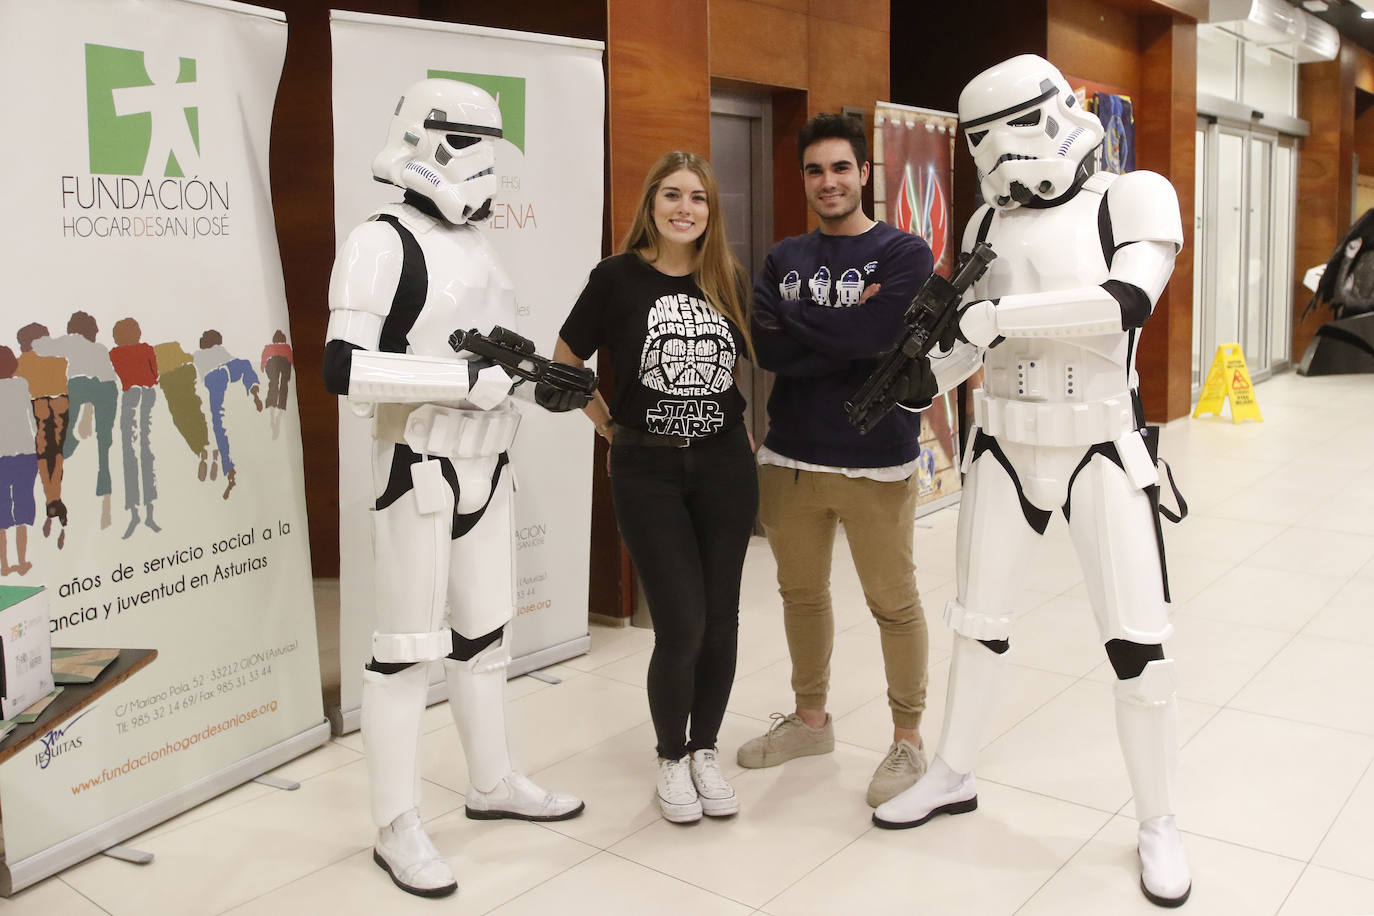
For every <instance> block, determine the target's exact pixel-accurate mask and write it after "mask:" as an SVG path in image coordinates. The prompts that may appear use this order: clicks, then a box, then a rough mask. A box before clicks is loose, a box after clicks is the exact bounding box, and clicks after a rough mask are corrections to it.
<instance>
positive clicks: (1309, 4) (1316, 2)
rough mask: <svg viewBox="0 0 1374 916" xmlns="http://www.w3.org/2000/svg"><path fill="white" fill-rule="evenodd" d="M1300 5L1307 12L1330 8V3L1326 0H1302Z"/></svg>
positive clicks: (1321, 11) (1322, 11)
mask: <svg viewBox="0 0 1374 916" xmlns="http://www.w3.org/2000/svg"><path fill="white" fill-rule="evenodd" d="M1302 6H1303V9H1305V10H1307V11H1308V12H1309V13H1324V12H1326V11H1327V10H1329V9H1331V4H1329V3H1327V2H1326V0H1302Z"/></svg>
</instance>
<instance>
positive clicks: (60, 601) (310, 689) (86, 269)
mask: <svg viewBox="0 0 1374 916" xmlns="http://www.w3.org/2000/svg"><path fill="white" fill-rule="evenodd" d="M285 50H286V23H285V21H284V17H283V16H282V15H281V14H279V13H275V12H273V11H271V10H265V9H262V8H260V7H255V6H248V5H246V4H240V3H233V2H227V0H216V2H208V0H201V2H193V0H52V2H48V3H43V4H36V3H26V2H16V0H8V2H3V3H0V74H3V76H4V81H5V84H6V85H7V86H9V87H10V91H7V92H5V93H4V94H3V95H0V119H3V121H4V123H6V124H9V125H16V126H17V125H23V132H24V134H25V136H28V137H30V138H42V140H41V142H15V143H8V144H5V146H4V149H3V151H0V161H3V164H4V171H5V174H6V175H8V176H10V177H11V180H10V181H9V182H8V184H7V195H6V220H5V222H4V224H3V227H0V298H2V299H3V301H5V302H6V303H7V306H6V309H5V311H4V318H3V320H0V475H2V476H3V486H2V487H0V548H3V561H2V562H0V584H4V585H19V586H25V587H32V586H43V592H42V594H43V595H44V597H45V600H46V601H47V604H48V607H49V612H50V614H51V623H50V630H51V632H50V636H51V643H52V646H53V656H54V658H55V659H57V660H58V662H60V665H65V666H67V667H68V668H70V669H72V670H74V671H76V672H78V673H79V674H80V673H82V672H84V674H82V676H85V677H87V680H89V684H88V685H83V686H82V687H81V690H80V693H81V695H82V696H83V697H84V699H83V700H82V703H83V705H82V707H81V708H80V709H79V711H77V710H75V708H74V707H72V706H70V705H69V703H68V702H64V701H63V698H62V697H61V696H60V695H59V696H58V697H57V699H55V700H54V701H53V704H52V710H53V712H52V713H50V714H49V718H46V719H44V718H40V719H39V720H38V728H39V729H40V732H41V734H40V735H39V740H37V741H36V743H35V744H34V745H32V746H30V747H29V748H26V749H25V750H23V751H20V752H18V753H16V754H14V755H13V756H11V757H10V758H9V759H7V760H6V761H5V762H4V764H3V765H0V807H3V810H4V820H3V831H4V853H5V857H4V868H3V871H2V872H0V890H3V892H6V893H8V892H10V891H13V890H17V889H19V888H22V887H24V886H25V885H27V884H30V883H32V882H34V881H36V880H38V879H40V878H42V877H45V876H46V875H48V874H51V873H53V872H55V871H57V870H59V869H61V868H64V867H65V866H67V865H70V864H72V863H74V862H77V861H80V860H81V859H84V858H86V857H88V856H90V855H92V854H93V853H96V852H99V851H100V850H102V849H104V848H106V847H109V846H111V845H114V844H115V843H118V842H121V841H123V840H125V839H127V838H128V837H130V836H132V835H134V834H135V833H138V832H140V831H142V830H145V829H147V828H148V827H150V826H152V825H154V824H156V823H158V822H160V821H161V820H164V819H166V818H168V817H170V816H172V815H174V814H177V813H179V812H181V811H183V810H186V809H187V808H189V807H191V806H193V805H195V804H197V803H199V802H201V801H203V800H205V799H207V798H209V797H212V796H214V795H216V794H218V793H220V792H223V791H225V790H226V789H228V788H231V787H232V786H235V785H238V784H240V783H242V782H245V781H247V780H249V779H251V778H253V777H255V776H257V775H259V774H261V773H263V772H264V771H266V770H267V769H270V768H272V767H274V766H277V765H278V764H280V763H283V762H285V761H286V760H289V759H291V758H292V757H295V756H297V755H299V754H301V753H303V752H305V751H306V750H309V749H311V748H312V747H315V746H317V745H319V744H321V743H323V742H324V741H326V740H327V739H328V728H327V724H326V723H325V720H324V716H323V705H322V700H321V696H320V680H319V664H318V655H317V651H316V646H315V628H314V614H313V607H314V602H313V595H312V589H311V580H310V557H309V549H308V537H307V531H306V518H305V509H304V505H305V500H304V479H303V474H302V462H301V447H300V432H299V424H298V422H297V414H296V401H295V398H294V396H293V393H292V384H293V382H294V381H295V379H294V376H293V368H294V351H293V348H292V342H291V340H290V337H289V333H288V331H289V327H288V321H287V310H286V300H285V292H284V287H283V283H282V276H281V263H280V260H279V257H278V252H277V242H276V232H275V224H274V220H273V215H272V208H271V197H270V189H269V187H268V184H267V177H266V176H267V174H268V163H267V151H268V135H269V131H270V127H271V122H272V108H273V103H274V99H275V95H276V89H277V81H278V79H279V76H280V73H281V66H282V61H283V58H284V55H285ZM36 85H41V87H42V88H41V90H35V89H31V88H30V87H34V86H36ZM101 659H103V660H104V661H103V662H102V661H101ZM105 664H108V665H109V666H110V670H109V671H106V670H105V669H104V665H105ZM58 667H59V665H58V664H56V663H55V665H54V669H55V670H56V669H57V668H58ZM126 676H127V679H124V680H120V679H121V678H124V677H126ZM66 689H67V690H71V691H72V694H71V697H74V696H76V695H77V690H76V688H75V687H71V686H69V687H67V688H66ZM71 697H69V698H68V700H69V701H70V699H71ZM68 708H70V709H72V710H73V712H72V714H71V715H59V711H60V710H63V709H68ZM54 717H55V718H54ZM18 737H20V736H19V735H18V734H17V733H16V734H14V735H11V736H10V738H9V739H7V740H8V741H13V740H16V739H17V738H18ZM5 746H6V745H5V744H0V755H3V754H4V749H5Z"/></svg>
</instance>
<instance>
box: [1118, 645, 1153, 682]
mask: <svg viewBox="0 0 1374 916" xmlns="http://www.w3.org/2000/svg"><path fill="white" fill-rule="evenodd" d="M1106 649H1107V660H1108V661H1110V662H1111V663H1112V669H1113V670H1114V671H1116V677H1117V680H1121V681H1128V680H1130V679H1131V678H1135V677H1139V676H1140V675H1141V673H1142V672H1144V671H1145V668H1146V666H1147V665H1149V664H1150V662H1157V661H1162V660H1163V659H1164V647H1163V646H1161V645H1160V644H1159V643H1150V644H1146V643H1138V642H1131V641H1130V640H1128V639H1109V640H1107V644H1106Z"/></svg>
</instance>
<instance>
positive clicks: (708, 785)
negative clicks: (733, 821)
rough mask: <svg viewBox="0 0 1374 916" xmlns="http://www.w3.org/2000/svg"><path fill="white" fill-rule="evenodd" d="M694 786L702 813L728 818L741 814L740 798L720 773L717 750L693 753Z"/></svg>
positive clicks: (705, 749)
mask: <svg viewBox="0 0 1374 916" xmlns="http://www.w3.org/2000/svg"><path fill="white" fill-rule="evenodd" d="M691 769H692V785H694V786H696V790H697V798H698V800H700V802H701V813H702V814H705V815H706V816H707V817H726V816H728V815H731V814H736V813H738V812H739V796H737V795H735V789H734V787H733V786H731V785H730V783H729V782H727V781H726V779H725V774H724V773H722V772H721V771H720V761H719V760H717V759H716V750H715V748H701V749H700V750H695V751H692V766H691Z"/></svg>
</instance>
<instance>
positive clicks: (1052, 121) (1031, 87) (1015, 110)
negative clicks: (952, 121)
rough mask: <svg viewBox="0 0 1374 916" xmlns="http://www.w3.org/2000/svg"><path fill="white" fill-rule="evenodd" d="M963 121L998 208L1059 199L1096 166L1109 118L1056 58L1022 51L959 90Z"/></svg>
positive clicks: (986, 190) (986, 193)
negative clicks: (1089, 107)
mask: <svg viewBox="0 0 1374 916" xmlns="http://www.w3.org/2000/svg"><path fill="white" fill-rule="evenodd" d="M959 121H960V123H961V124H962V125H963V127H964V135H965V136H966V137H967V138H968V145H969V152H971V153H972V154H973V161H974V163H975V164H976V165H977V166H978V183H979V186H980V187H981V189H982V191H983V198H984V199H985V200H986V201H987V202H988V203H990V204H992V205H993V206H994V207H996V208H998V209H999V210H1011V209H1014V208H1016V207H1019V206H1022V205H1024V204H1028V203H1030V202H1031V201H1032V200H1035V199H1036V198H1039V199H1041V200H1054V199H1055V198H1057V197H1060V196H1062V195H1063V194H1065V193H1067V192H1068V191H1070V190H1071V189H1072V188H1073V187H1074V185H1075V183H1076V182H1079V181H1081V180H1082V179H1083V178H1086V177H1087V176H1088V175H1089V174H1091V171H1092V169H1093V165H1094V161H1093V159H1092V153H1093V151H1094V150H1095V149H1097V146H1098V144H1100V143H1101V142H1102V136H1103V131H1102V122H1101V121H1099V120H1098V119H1097V116H1096V115H1094V114H1092V113H1091V112H1088V111H1084V110H1083V106H1082V105H1081V104H1080V103H1079V101H1078V99H1077V98H1075V97H1074V94H1073V90H1071V89H1070V88H1069V84H1068V82H1066V81H1065V79H1064V77H1063V75H1062V74H1061V73H1060V72H1059V70H1058V69H1056V68H1055V66H1054V64H1051V63H1050V62H1049V61H1047V60H1045V59H1044V58H1043V57H1037V56H1036V55H1034V54H1022V55H1020V56H1019V57H1013V58H1012V59H1011V60H1006V61H1003V62H1002V63H1000V64H997V65H996V66H994V67H992V68H990V69H988V70H984V71H983V72H982V73H980V74H978V75H977V76H975V77H974V78H973V79H972V80H970V81H969V84H968V85H967V86H965V87H964V90H963V92H961V93H959Z"/></svg>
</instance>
